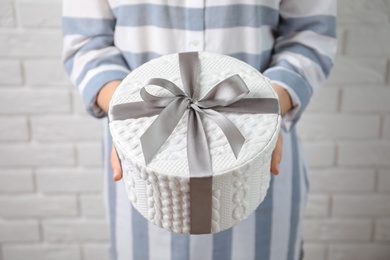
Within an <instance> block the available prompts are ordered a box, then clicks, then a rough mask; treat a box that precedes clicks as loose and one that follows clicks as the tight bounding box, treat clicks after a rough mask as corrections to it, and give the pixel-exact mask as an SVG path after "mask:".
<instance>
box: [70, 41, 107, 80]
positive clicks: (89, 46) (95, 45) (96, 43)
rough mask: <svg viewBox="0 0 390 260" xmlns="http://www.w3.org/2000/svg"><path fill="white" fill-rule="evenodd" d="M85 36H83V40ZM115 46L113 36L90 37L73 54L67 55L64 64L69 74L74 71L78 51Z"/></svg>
mask: <svg viewBox="0 0 390 260" xmlns="http://www.w3.org/2000/svg"><path fill="white" fill-rule="evenodd" d="M83 38H84V37H81V38H80V39H81V40H82V39H83ZM111 46H114V39H113V38H112V36H104V35H96V36H94V37H92V38H90V39H89V41H88V42H87V43H86V44H84V45H83V46H82V47H81V48H79V49H77V50H76V51H75V52H74V53H73V54H72V55H70V56H69V57H66V60H65V61H64V66H65V69H66V71H67V72H68V74H70V73H71V72H72V69H73V60H74V56H75V55H76V54H77V53H84V52H87V51H91V50H100V49H103V48H107V47H111Z"/></svg>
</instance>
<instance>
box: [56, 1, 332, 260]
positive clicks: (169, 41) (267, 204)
mask: <svg viewBox="0 0 390 260" xmlns="http://www.w3.org/2000/svg"><path fill="white" fill-rule="evenodd" d="M335 13H336V1H334V0H322V1H319V2H318V1H312V0H240V1H239V0H227V1H223V0H214V1H210V0H193V1H189V0H186V1H179V0H163V1H158V0H146V1H137V0H82V1H80V0H64V1H63V32H64V50H63V61H64V65H65V68H66V70H67V72H68V74H69V76H70V78H71V80H72V82H73V83H74V84H75V85H76V86H77V87H78V89H79V92H80V94H81V96H82V98H83V101H84V103H85V105H86V109H87V111H88V112H89V113H90V114H91V115H93V116H95V117H104V116H106V115H105V113H104V112H103V111H102V110H101V109H100V108H99V107H98V106H97V105H96V103H95V100H96V95H97V93H98V91H99V90H100V89H101V87H102V86H103V85H104V84H106V83H107V82H109V81H112V80H121V79H123V78H124V77H125V76H126V75H127V74H128V73H129V72H130V71H131V70H133V69H134V68H137V67H138V66H140V65H141V64H143V63H145V62H146V61H148V60H150V59H152V58H156V57H159V56H161V55H164V54H169V53H174V52H182V51H209V52H217V53H223V54H227V55H230V56H233V57H236V58H238V59H240V60H243V61H245V62H247V63H248V64H250V65H252V66H253V67H254V68H256V69H258V70H259V71H260V72H262V73H263V74H264V75H265V76H267V77H268V78H270V79H271V81H273V82H276V83H278V84H279V85H281V86H282V87H284V88H285V89H287V91H288V92H289V94H290V96H291V98H292V101H293V105H294V108H293V109H292V110H291V111H289V112H288V113H287V114H286V115H285V116H284V126H285V128H284V130H283V136H284V143H283V158H282V163H281V169H280V174H279V176H277V177H272V180H271V182H272V184H271V187H270V189H269V191H268V194H267V197H266V199H265V200H264V202H263V203H262V204H261V205H260V206H259V208H258V209H257V210H256V211H255V212H254V213H253V214H252V215H251V216H250V217H249V218H248V219H247V220H245V221H243V222H242V223H240V224H239V225H238V226H236V227H233V228H232V229H229V230H226V231H223V232H220V233H217V234H214V235H178V234H174V233H170V232H168V231H165V230H162V229H160V228H158V227H155V226H153V225H152V224H150V223H148V222H147V220H145V219H144V218H143V217H142V216H140V215H139V213H138V212H137V211H136V210H134V208H133V207H132V206H131V204H130V202H129V200H128V198H127V196H126V193H125V191H124V187H123V183H122V182H118V183H114V182H113V181H112V177H111V176H112V175H111V172H110V167H109V161H108V160H109V152H110V147H111V146H110V134H109V131H108V130H107V126H106V134H105V148H106V149H105V156H104V161H105V170H106V171H105V172H106V178H107V179H106V180H105V184H106V194H107V198H108V200H107V202H108V203H107V209H108V215H109V221H110V231H111V245H112V247H111V257H112V259H113V260H130V259H135V260H143V259H145V260H147V259H152V260H153V259H172V260H174V259H178V260H182V259H183V260H187V259H192V260H193V259H205V260H207V259H214V260H219V259H221V260H229V259H233V260H234V259H237V260H240V259H243V260H246V259H264V260H268V259H272V260H284V259H286V260H287V259H288V260H293V259H298V257H299V255H300V245H301V233H300V226H301V221H302V213H303V209H304V204H305V203H304V202H305V199H306V194H307V186H308V184H307V179H306V171H305V169H306V167H305V163H304V158H303V155H302V152H301V148H300V145H299V142H298V140H297V137H296V133H295V127H294V125H295V124H296V123H297V121H298V120H299V118H300V116H301V114H302V112H303V111H304V110H305V108H306V106H307V104H308V102H309V100H310V97H311V96H312V94H313V92H314V91H315V90H316V89H318V88H319V87H320V86H321V85H322V84H323V83H324V81H325V79H326V78H327V76H328V75H329V72H330V69H331V67H332V64H333V59H334V56H335V52H336V32H335V28H336V20H335Z"/></svg>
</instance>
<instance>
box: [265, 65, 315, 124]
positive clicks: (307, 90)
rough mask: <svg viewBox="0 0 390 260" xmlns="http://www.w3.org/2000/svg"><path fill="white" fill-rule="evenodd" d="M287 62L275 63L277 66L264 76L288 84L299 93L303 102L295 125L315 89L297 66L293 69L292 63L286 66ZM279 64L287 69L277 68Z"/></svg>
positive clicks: (294, 122) (295, 119) (294, 121)
mask: <svg viewBox="0 0 390 260" xmlns="http://www.w3.org/2000/svg"><path fill="white" fill-rule="evenodd" d="M285 64H289V63H286V62H285V61H283V62H278V63H277V64H275V66H276V67H273V70H267V71H265V72H264V76H266V77H268V78H270V79H271V80H275V81H280V82H283V83H285V84H287V85H288V86H289V87H290V88H291V89H292V90H293V91H294V92H295V93H296V94H297V96H298V98H299V100H300V102H301V107H300V109H299V111H298V113H297V115H296V116H295V118H294V120H293V122H292V126H293V125H295V124H296V122H297V121H298V120H299V118H300V117H301V115H302V112H303V111H304V110H305V108H306V107H307V105H308V104H309V101H310V97H311V96H312V94H313V91H312V88H311V87H310V85H309V84H308V83H307V81H306V80H305V79H304V78H303V77H302V76H301V75H302V74H298V73H297V72H296V70H295V69H296V68H294V69H291V67H292V66H291V65H288V67H286V66H285ZM277 66H280V67H284V68H286V69H282V68H280V69H279V68H277Z"/></svg>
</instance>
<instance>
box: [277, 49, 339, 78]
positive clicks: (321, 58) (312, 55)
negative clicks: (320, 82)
mask: <svg viewBox="0 0 390 260" xmlns="http://www.w3.org/2000/svg"><path fill="white" fill-rule="evenodd" d="M283 51H290V52H294V53H297V54H300V55H302V56H305V57H306V58H308V59H310V60H312V61H313V62H315V63H317V64H318V66H320V67H321V70H322V72H323V73H324V74H325V76H326V77H328V76H329V73H330V69H331V68H332V66H333V62H332V59H331V58H329V57H328V56H325V55H322V54H320V53H318V52H317V51H316V50H315V49H311V48H308V47H306V46H304V45H302V44H301V43H299V42H291V43H288V44H284V45H283V46H281V47H279V48H277V49H275V52H276V53H280V52H283Z"/></svg>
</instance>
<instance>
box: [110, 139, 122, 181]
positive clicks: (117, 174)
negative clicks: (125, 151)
mask: <svg viewBox="0 0 390 260" xmlns="http://www.w3.org/2000/svg"><path fill="white" fill-rule="evenodd" d="M110 162H111V168H112V173H113V177H114V181H119V180H121V179H122V167H121V163H120V161H119V158H118V154H117V153H116V150H115V146H114V144H112V147H111V159H110Z"/></svg>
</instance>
